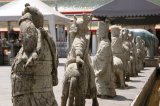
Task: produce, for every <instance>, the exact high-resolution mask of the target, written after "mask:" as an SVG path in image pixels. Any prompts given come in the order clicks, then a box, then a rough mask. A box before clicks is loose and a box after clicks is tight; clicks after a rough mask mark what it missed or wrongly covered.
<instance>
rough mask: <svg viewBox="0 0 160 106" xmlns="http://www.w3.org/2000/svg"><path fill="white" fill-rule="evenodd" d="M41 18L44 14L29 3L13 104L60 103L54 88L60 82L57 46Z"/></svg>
mask: <svg viewBox="0 0 160 106" xmlns="http://www.w3.org/2000/svg"><path fill="white" fill-rule="evenodd" d="M26 10H27V11H26ZM35 10H36V11H35ZM40 17H41V18H42V19H40ZM36 19H37V20H36ZM34 20H36V21H37V23H36V22H35V21H34ZM38 21H43V15H42V13H40V12H39V10H38V9H36V8H35V7H32V6H30V5H29V4H27V5H26V6H25V10H24V12H23V15H22V17H21V18H20V20H19V25H20V33H21V37H22V47H21V49H20V51H19V52H18V54H17V56H16V57H15V60H14V62H13V65H12V70H11V80H12V98H13V106H58V105H57V102H56V100H55V97H54V93H53V88H52V87H53V86H56V85H57V84H58V78H57V66H58V58H57V52H56V47H55V43H54V41H53V40H52V38H51V37H50V36H49V34H48V33H47V32H46V31H45V30H44V29H43V24H40V23H43V22H38Z"/></svg>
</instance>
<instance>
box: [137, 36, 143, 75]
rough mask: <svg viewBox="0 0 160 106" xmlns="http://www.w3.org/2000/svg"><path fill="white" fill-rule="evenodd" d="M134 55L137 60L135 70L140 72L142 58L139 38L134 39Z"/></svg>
mask: <svg viewBox="0 0 160 106" xmlns="http://www.w3.org/2000/svg"><path fill="white" fill-rule="evenodd" d="M136 55H137V59H136V70H137V72H140V70H141V67H142V66H141V65H142V63H141V60H142V59H141V58H142V51H141V38H140V36H137V37H136Z"/></svg>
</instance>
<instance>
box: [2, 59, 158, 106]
mask: <svg viewBox="0 0 160 106" xmlns="http://www.w3.org/2000/svg"><path fill="white" fill-rule="evenodd" d="M65 61H66V59H65V58H61V59H60V60H59V62H60V63H59V67H58V78H59V84H58V86H56V87H54V88H53V90H54V94H55V96H56V100H57V102H58V104H59V105H60V98H61V90H62V79H63V74H64V63H65ZM10 70H11V67H10V66H0V106H12V101H11V82H10ZM154 70H155V68H154V67H150V68H149V67H147V68H145V69H144V70H142V71H141V73H139V76H138V77H132V78H131V81H130V82H127V84H128V85H129V87H128V88H127V89H124V90H123V89H116V92H117V96H116V97H115V98H113V99H109V98H108V99H100V98H98V101H99V105H100V106H130V104H131V103H132V101H133V100H134V99H135V98H136V97H137V95H138V94H139V93H140V92H141V90H142V89H143V86H144V85H145V83H146V82H147V81H148V78H149V76H150V75H151V74H152V73H153V71H154ZM91 104H92V100H90V99H87V100H86V106H92V105H91Z"/></svg>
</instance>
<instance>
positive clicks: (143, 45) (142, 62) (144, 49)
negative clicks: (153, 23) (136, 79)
mask: <svg viewBox="0 0 160 106" xmlns="http://www.w3.org/2000/svg"><path fill="white" fill-rule="evenodd" d="M141 50H142V57H141V64H142V65H141V66H142V67H141V70H143V69H144V59H145V57H146V55H147V50H146V46H145V41H144V40H143V39H141Z"/></svg>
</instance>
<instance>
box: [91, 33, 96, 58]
mask: <svg viewBox="0 0 160 106" xmlns="http://www.w3.org/2000/svg"><path fill="white" fill-rule="evenodd" d="M96 52H97V35H96V34H95V33H93V35H92V55H95V54H96Z"/></svg>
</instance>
